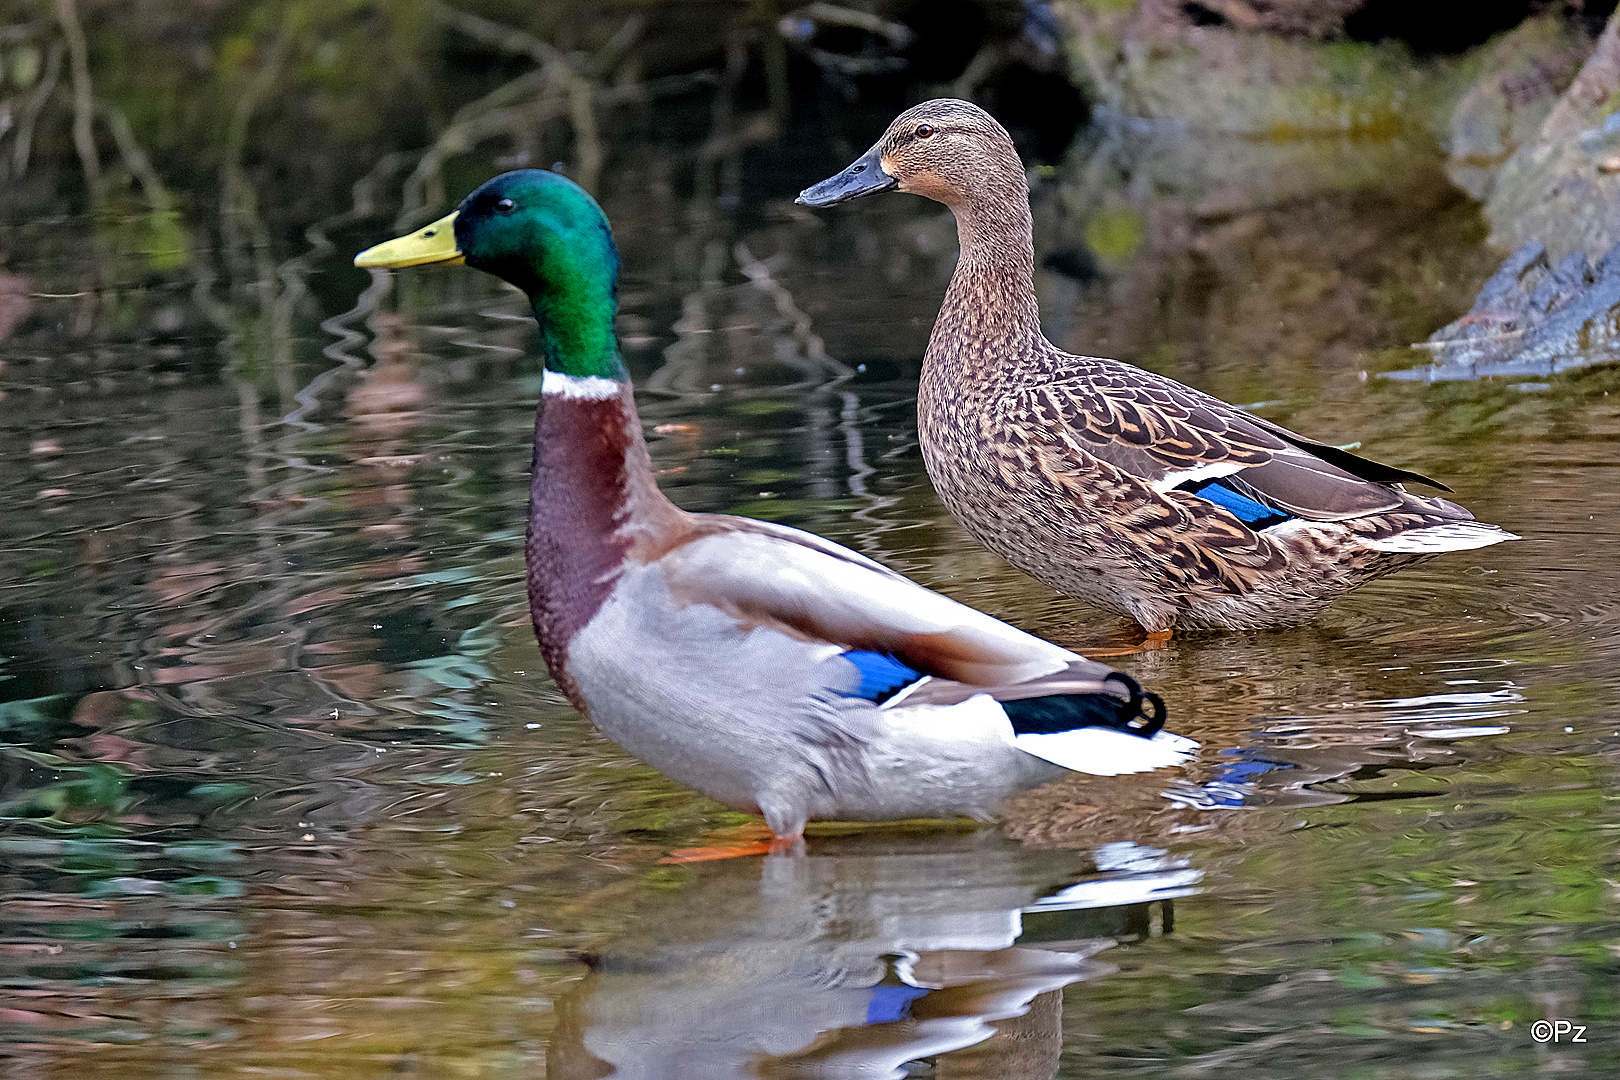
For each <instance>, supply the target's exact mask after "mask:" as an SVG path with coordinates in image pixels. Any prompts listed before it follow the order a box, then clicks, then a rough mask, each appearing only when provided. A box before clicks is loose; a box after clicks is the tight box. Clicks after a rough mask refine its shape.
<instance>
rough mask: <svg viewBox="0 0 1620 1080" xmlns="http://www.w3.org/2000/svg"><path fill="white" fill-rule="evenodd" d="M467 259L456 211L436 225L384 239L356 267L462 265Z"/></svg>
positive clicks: (358, 259) (357, 258) (358, 258)
mask: <svg viewBox="0 0 1620 1080" xmlns="http://www.w3.org/2000/svg"><path fill="white" fill-rule="evenodd" d="M465 261H466V259H465V258H464V257H463V256H462V254H461V251H460V250H459V249H458V248H457V247H456V213H455V211H454V210H452V211H451V212H450V213H448V214H446V215H445V216H444V217H442V218H440V219H439V220H438V221H435V222H434V223H433V224H431V225H428V226H425V227H423V228H421V229H418V230H416V231H415V232H413V233H411V234H410V235H409V236H401V237H399V238H398V239H395V240H384V241H383V242H382V243H380V244H378V245H377V246H376V247H368V248H366V250H364V251H362V252H361V253H360V254H358V255H356V256H355V257H354V265H356V266H395V267H397V266H426V265H428V264H430V263H445V264H447V265H450V266H459V265H460V264H461V263H463V262H465Z"/></svg>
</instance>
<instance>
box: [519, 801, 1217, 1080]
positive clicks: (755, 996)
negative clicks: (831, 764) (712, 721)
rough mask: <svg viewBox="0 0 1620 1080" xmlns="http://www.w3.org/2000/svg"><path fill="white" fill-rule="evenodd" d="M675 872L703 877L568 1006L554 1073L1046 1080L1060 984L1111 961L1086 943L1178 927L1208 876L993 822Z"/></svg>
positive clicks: (643, 923) (551, 1059)
mask: <svg viewBox="0 0 1620 1080" xmlns="http://www.w3.org/2000/svg"><path fill="white" fill-rule="evenodd" d="M680 872H681V873H684V874H687V875H689V880H690V885H689V886H688V887H686V888H682V889H679V890H676V891H675V892H673V893H666V894H664V895H665V896H667V897H668V900H667V901H666V902H661V903H659V904H657V906H656V907H654V908H651V909H647V910H644V911H642V912H639V913H637V915H636V916H634V917H633V918H632V919H631V920H630V921H629V923H628V928H627V930H626V931H625V932H624V934H623V935H622V936H621V937H620V938H619V939H618V940H616V941H615V942H614V943H613V944H612V945H610V946H608V947H607V948H605V949H603V950H602V951H601V952H599V953H597V954H594V955H592V956H591V957H589V958H588V961H587V962H588V963H589V965H590V968H591V970H590V973H589V974H588V975H586V976H585V978H584V979H582V980H581V982H580V984H579V985H578V987H577V988H576V989H575V991H574V992H572V993H571V994H570V995H569V996H568V997H567V998H566V999H564V1000H563V1001H561V1002H559V1003H558V1011H559V1024H558V1028H557V1030H556V1033H555V1035H554V1038H553V1042H552V1045H551V1048H550V1052H549V1055H548V1060H547V1066H548V1067H547V1075H549V1076H551V1077H553V1078H554V1080H555V1078H561V1080H584V1078H593V1080H594V1078H598V1077H609V1076H611V1077H617V1078H621V1080H679V1078H702V1080H725V1078H729V1077H738V1078H741V1077H786V1076H792V1077H851V1078H853V1077H860V1078H895V1077H903V1076H907V1075H911V1074H910V1073H909V1072H908V1071H907V1069H906V1064H907V1063H908V1062H915V1061H917V1060H919V1059H923V1058H936V1057H937V1059H938V1060H937V1062H936V1065H935V1070H934V1072H933V1074H932V1075H934V1076H937V1077H967V1076H985V1077H996V1078H997V1080H1050V1078H1051V1077H1052V1076H1054V1075H1055V1074H1056V1072H1057V1066H1058V1055H1059V1052H1060V1050H1061V1048H1062V1032H1061V1027H1060V1023H1059V1014H1060V1012H1061V1005H1062V994H1061V990H1062V988H1063V987H1064V986H1067V985H1068V984H1070V983H1073V982H1078V981H1080V980H1083V979H1091V978H1096V977H1098V976H1101V975H1105V974H1108V973H1109V972H1111V971H1112V970H1113V968H1112V967H1110V966H1109V965H1107V964H1104V963H1101V962H1098V961H1096V960H1093V959H1091V957H1092V956H1093V955H1094V954H1096V953H1099V952H1101V951H1103V950H1104V949H1107V948H1109V947H1111V946H1113V945H1114V944H1116V943H1117V942H1119V941H1120V940H1131V939H1139V938H1142V937H1146V936H1148V934H1149V933H1150V932H1151V930H1152V927H1153V925H1154V923H1155V922H1158V924H1159V925H1160V926H1161V927H1162V928H1163V931H1168V930H1169V929H1170V928H1171V925H1172V916H1171V902H1172V898H1174V897H1178V896H1185V895H1188V894H1190V893H1194V892H1197V891H1198V889H1197V882H1198V881H1199V879H1200V878H1201V877H1202V874H1201V872H1200V871H1198V870H1196V869H1193V868H1190V867H1188V866H1187V865H1186V863H1185V861H1184V860H1180V859H1174V858H1171V857H1168V856H1166V855H1165V853H1163V852H1162V851H1158V850H1156V849H1153V848H1146V847H1140V846H1138V845H1135V844H1131V843H1117V844H1108V845H1105V846H1104V847H1103V848H1100V849H1098V851H1097V852H1096V853H1095V854H1094V855H1092V856H1091V857H1090V858H1089V859H1088V857H1087V856H1086V855H1084V854H1082V853H1078V852H1051V851H1045V852H1037V851H1031V850H1028V849H1023V848H1020V847H1016V846H1014V845H1012V844H1011V843H1009V842H1008V841H1007V840H1006V839H1005V838H1003V837H1000V836H997V835H995V834H993V833H986V832H983V831H981V832H979V833H975V834H970V835H966V836H962V837H960V838H957V839H956V840H954V841H943V840H941V839H940V838H939V837H938V836H937V834H936V835H933V836H930V837H928V838H926V839H922V838H919V839H917V840H916V841H914V842H913V843H912V846H911V847H910V848H909V849H908V847H907V845H906V841H904V840H901V841H896V839H895V838H894V836H893V835H892V834H891V835H890V836H888V837H886V838H877V837H862V838H842V839H838V840H827V841H823V842H819V843H817V844H816V845H814V846H813V847H812V851H811V854H810V855H809V856H808V857H802V858H783V857H771V858H766V859H748V860H742V859H732V860H725V861H722V862H716V863H705V864H696V865H693V866H689V867H686V868H683V869H682V871H680ZM1155 916H1158V918H1157V919H1155ZM969 1047H972V1048H973V1049H971V1050H966V1049H965V1048H969Z"/></svg>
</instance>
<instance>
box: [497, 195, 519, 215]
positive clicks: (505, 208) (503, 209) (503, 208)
mask: <svg viewBox="0 0 1620 1080" xmlns="http://www.w3.org/2000/svg"><path fill="white" fill-rule="evenodd" d="M516 209H517V203H515V202H513V201H512V200H511V199H502V200H501V201H500V202H498V203H496V204H495V212H496V213H497V214H510V213H511V212H512V211H514V210H516Z"/></svg>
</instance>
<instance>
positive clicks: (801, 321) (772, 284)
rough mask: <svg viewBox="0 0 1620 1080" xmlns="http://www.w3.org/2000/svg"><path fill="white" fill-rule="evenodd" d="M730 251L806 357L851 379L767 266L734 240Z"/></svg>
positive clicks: (847, 369)
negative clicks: (788, 328)
mask: <svg viewBox="0 0 1620 1080" xmlns="http://www.w3.org/2000/svg"><path fill="white" fill-rule="evenodd" d="M731 254H732V255H733V257H735V258H736V260H737V268H738V269H739V270H741V271H742V272H743V276H745V277H746V278H748V280H749V282H750V283H751V284H752V285H753V286H754V288H756V289H758V290H759V291H760V292H762V293H764V294H765V295H766V296H768V297H770V298H771V301H772V303H774V304H775V305H776V311H777V314H779V315H781V316H782V318H784V319H786V320H787V322H788V326H789V327H790V328H791V332H792V334H793V337H794V338H795V339H797V340H798V342H799V344H800V345H801V346H802V347H803V349H804V354H805V356H807V357H809V359H810V360H812V361H813V362H814V363H815V364H816V365H817V366H818V367H820V368H822V369H823V370H825V371H828V372H830V373H832V374H833V375H836V376H838V377H840V378H844V379H847V378H852V377H853V376H854V374H855V372H854V371H853V370H852V369H851V368H850V367H849V366H848V365H846V364H842V363H840V362H839V361H837V360H834V359H833V358H832V357H830V356H828V355H827V346H826V343H824V342H823V341H822V340H821V335H819V334H817V333H816V332H815V330H814V329H813V328H812V326H811V323H810V316H809V315H806V314H805V313H804V309H802V308H801V307H799V305H798V304H796V303H795V302H794V300H793V294H792V293H791V292H789V291H788V290H787V287H786V286H784V285H783V284H782V283H781V282H780V281H777V280H776V277H775V275H773V274H772V273H771V269H770V267H768V266H766V265H765V264H764V263H763V262H761V261H760V260H758V259H756V258H755V257H754V253H753V252H751V251H749V250H748V245H746V244H744V243H743V242H742V241H740V240H739V241H738V242H737V243H736V244H735V245H733V246H732V249H731Z"/></svg>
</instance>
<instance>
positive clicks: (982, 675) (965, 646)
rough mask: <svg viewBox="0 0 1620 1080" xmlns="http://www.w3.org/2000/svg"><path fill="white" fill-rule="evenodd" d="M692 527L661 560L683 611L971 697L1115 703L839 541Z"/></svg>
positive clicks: (771, 528)
mask: <svg viewBox="0 0 1620 1080" xmlns="http://www.w3.org/2000/svg"><path fill="white" fill-rule="evenodd" d="M695 520H696V522H697V529H696V530H695V534H694V537H693V539H691V540H689V541H688V542H686V543H684V544H682V545H680V546H679V547H676V548H674V549H672V550H671V551H669V552H668V553H666V554H665V555H663V556H662V557H661V558H660V559H659V560H658V562H659V566H660V568H661V569H662V570H663V572H664V577H665V581H666V582H667V583H668V585H669V588H670V592H671V595H672V596H673V597H674V598H675V599H676V601H677V602H679V603H686V604H690V603H702V604H707V605H710V606H712V607H715V608H718V609H720V610H722V611H724V612H726V613H727V614H729V615H731V616H732V617H734V618H736V619H737V620H738V622H739V623H742V624H744V625H768V626H773V627H776V628H777V629H780V630H783V631H784V632H787V633H790V634H793V635H794V636H797V637H800V638H804V639H806V640H812V641H822V642H827V643H830V644H834V645H838V646H840V647H842V648H846V649H855V650H861V651H866V652H872V653H878V654H882V655H886V656H891V657H893V658H895V659H896V660H898V661H900V662H901V663H902V664H904V665H905V666H906V667H908V668H910V669H911V670H913V671H916V672H920V673H921V674H923V675H926V676H931V677H933V678H936V679H948V680H952V681H954V682H958V683H962V684H964V685H965V686H967V687H972V688H979V689H984V688H990V687H1001V686H1012V685H1015V684H1019V683H1025V682H1028V681H1030V680H1033V679H1040V678H1044V677H1049V676H1059V675H1063V676H1066V677H1069V678H1071V679H1072V680H1073V681H1074V682H1075V684H1076V685H1077V686H1079V685H1084V686H1086V687H1087V688H1088V690H1087V691H1085V692H1098V691H1101V692H1110V693H1116V694H1117V693H1118V689H1117V688H1114V689H1109V688H1108V687H1106V686H1105V685H1104V683H1105V680H1106V678H1107V677H1108V676H1109V675H1111V674H1112V673H1113V669H1112V668H1110V667H1108V666H1106V665H1104V664H1098V663H1095V662H1094V661H1091V660H1087V659H1085V658H1084V657H1082V656H1079V655H1077V654H1075V653H1072V652H1070V651H1069V650H1068V649H1064V648H1060V647H1059V646H1057V645H1053V644H1052V643H1051V642H1049V641H1044V640H1042V639H1041V638H1038V637H1035V636H1034V635H1032V634H1026V633H1024V632H1023V631H1022V630H1019V629H1016V628H1015V627H1012V626H1009V625H1007V624H1006V623H1004V622H1002V621H1001V620H1000V619H995V618H992V617H990V616H989V615H986V614H984V613H983V612H981V611H977V610H975V609H974V608H971V607H968V606H967V605H966V604H959V603H957V602H956V601H954V600H951V599H949V598H947V597H944V596H941V595H940V594H939V593H936V592H934V591H933V590H932V589H925V588H923V587H922V586H921V585H918V584H917V583H916V582H914V581H912V580H910V579H909V578H906V577H903V576H901V575H900V574H897V573H895V572H894V571H893V570H890V569H888V568H887V567H884V566H883V565H881V564H879V563H876V562H873V561H872V560H871V559H868V558H866V557H865V556H864V555H859V554H857V553H856V552H853V551H851V550H849V549H848V548H845V547H841V546H840V545H838V544H834V543H832V542H831V541H828V540H824V539H822V538H821V537H818V536H814V535H812V534H810V533H806V532H800V531H799V530H798V529H790V528H787V527H785V526H781V525H772V524H770V523H767V522H762V521H753V520H750V519H747V518H731V517H723V516H699V517H697V518H696V519H695ZM1071 673H1072V674H1071ZM973 692H976V691H974V690H969V691H968V693H969V694H971V693H973ZM1076 692H1081V691H1076Z"/></svg>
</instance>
